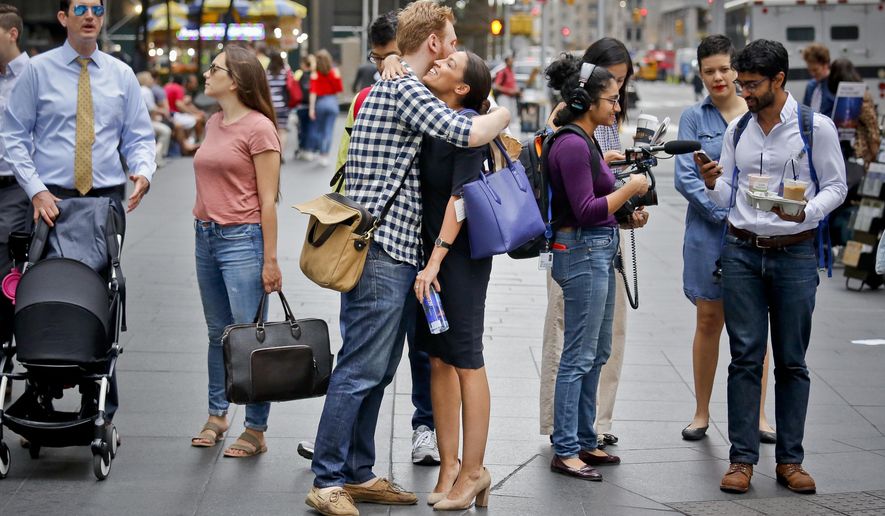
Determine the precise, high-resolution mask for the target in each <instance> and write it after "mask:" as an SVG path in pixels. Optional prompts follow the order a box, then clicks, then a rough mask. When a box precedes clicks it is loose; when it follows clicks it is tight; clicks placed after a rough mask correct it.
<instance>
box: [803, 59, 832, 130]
mask: <svg viewBox="0 0 885 516" xmlns="http://www.w3.org/2000/svg"><path fill="white" fill-rule="evenodd" d="M802 59H804V60H805V67H806V68H808V73H809V74H811V79H810V80H809V81H808V84H807V85H806V86H805V98H804V99H803V100H802V103H803V104H805V105H806V106H810V107H811V109H813V110H814V112H815V113H820V114H822V115H826V116H830V117H831V116H833V102H834V101H835V100H836V99H835V96H834V94H833V93H831V92H830V89H829V88H827V77H829V75H830V50H829V49H828V48H827V47H825V46H824V45H822V44H820V43H812V44H811V45H808V46H807V47H805V48H804V49H803V50H802Z"/></svg>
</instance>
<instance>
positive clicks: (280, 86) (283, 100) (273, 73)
mask: <svg viewBox="0 0 885 516" xmlns="http://www.w3.org/2000/svg"><path fill="white" fill-rule="evenodd" d="M289 73H290V72H289V69H288V68H287V67H286V62H285V61H283V57H282V56H281V55H280V53H279V52H274V53H272V54H271V55H270V62H269V64H268V65H267V84H268V86H269V87H270V99H271V101H272V102H273V109H274V113H275V114H276V117H277V134H278V135H279V137H280V159H281V160H283V156H285V152H286V140H287V139H288V136H289V129H287V127H288V123H289V97H288V95H289V93H288V90H287V89H286V79H287V78H288V77H289Z"/></svg>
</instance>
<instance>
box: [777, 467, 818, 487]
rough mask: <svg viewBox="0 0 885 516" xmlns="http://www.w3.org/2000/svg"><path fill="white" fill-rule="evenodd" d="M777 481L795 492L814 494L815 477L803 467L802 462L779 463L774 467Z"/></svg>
mask: <svg viewBox="0 0 885 516" xmlns="http://www.w3.org/2000/svg"><path fill="white" fill-rule="evenodd" d="M774 472H775V474H776V475H777V482H778V483H779V484H781V485H783V486H786V487H787V489H789V490H790V491H793V492H794V493H803V494H814V492H815V491H817V486H815V485H814V479H813V478H811V475H809V474H808V472H807V471H805V470H804V469H803V468H802V464H778V465H777V468H775V469H774Z"/></svg>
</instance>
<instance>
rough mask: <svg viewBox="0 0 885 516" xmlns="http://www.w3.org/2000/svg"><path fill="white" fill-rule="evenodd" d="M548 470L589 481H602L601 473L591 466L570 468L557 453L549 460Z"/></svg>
mask: <svg viewBox="0 0 885 516" xmlns="http://www.w3.org/2000/svg"><path fill="white" fill-rule="evenodd" d="M550 471H552V472H554V473H559V474H560V475H568V476H570V477H575V478H580V479H581V480H589V481H591V482H602V473H600V472H598V471H596V468H594V467H593V466H590V465H587V466H584V467H582V468H570V467H569V466H567V465H566V464H565V463H564V462H562V459H560V458H559V455H554V456H553V460H551V461H550Z"/></svg>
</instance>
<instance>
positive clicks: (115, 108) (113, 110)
mask: <svg viewBox="0 0 885 516" xmlns="http://www.w3.org/2000/svg"><path fill="white" fill-rule="evenodd" d="M92 91H93V94H92V95H93V103H92V112H93V116H94V117H95V121H96V122H100V123H101V125H102V126H104V127H119V126H122V124H123V121H124V118H125V117H126V112H125V110H124V109H123V108H124V106H123V102H124V95H123V91H122V90H120V89H119V88H110V89H109V90H108V91H104V90H103V91H97V90H96V89H95V88H93V89H92ZM96 130H98V127H96Z"/></svg>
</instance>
